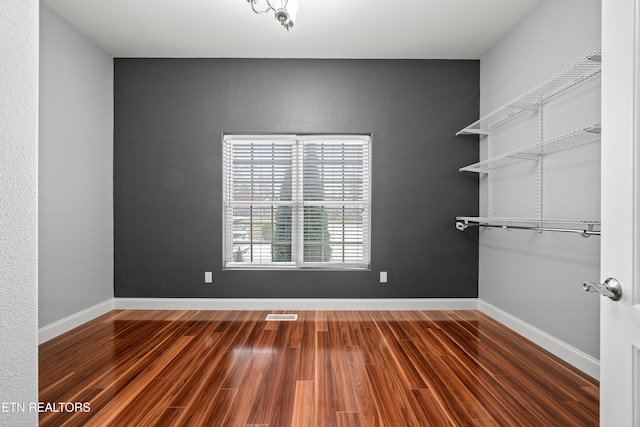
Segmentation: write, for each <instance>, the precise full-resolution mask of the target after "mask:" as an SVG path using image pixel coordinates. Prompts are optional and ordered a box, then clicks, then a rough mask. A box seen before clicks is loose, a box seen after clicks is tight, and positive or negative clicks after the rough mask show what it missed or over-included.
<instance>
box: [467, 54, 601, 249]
mask: <svg viewBox="0 0 640 427" xmlns="http://www.w3.org/2000/svg"><path fill="white" fill-rule="evenodd" d="M601 60H602V49H596V50H595V51H593V52H592V53H590V54H589V55H587V56H585V57H584V58H582V59H580V60H578V61H577V62H576V63H574V64H573V65H572V66H570V67H569V68H567V69H565V70H564V71H562V72H560V73H558V74H556V75H555V76H553V77H551V78H549V79H547V80H546V81H544V82H542V83H540V84H539V85H537V86H535V87H534V88H532V89H530V90H529V91H527V92H525V93H524V94H522V95H520V96H519V97H517V98H515V99H513V100H511V101H509V102H507V103H506V104H504V105H503V106H501V107H499V108H497V109H496V110H494V111H492V112H491V113H489V114H487V115H485V116H483V117H482V118H480V119H479V120H477V121H475V122H473V123H472V124H470V125H469V126H467V127H465V128H463V129H462V130H460V131H458V132H457V133H456V135H481V136H486V137H488V138H489V140H488V141H489V158H488V159H486V160H483V161H480V162H477V163H474V164H471V165H468V166H464V167H461V168H460V169H459V170H460V171H461V172H462V171H466V172H475V173H483V174H489V173H490V171H491V170H493V169H497V168H500V167H503V166H507V165H510V164H513V163H516V162H522V161H537V162H538V175H539V176H538V190H537V198H538V212H537V216H536V217H535V218H511V217H497V216H493V215H491V214H490V211H491V209H490V205H489V212H488V213H489V215H487V216H484V217H468V216H460V217H457V218H456V228H457V229H458V230H461V231H464V230H465V229H467V228H469V227H485V228H501V229H522V230H535V231H539V232H542V231H556V232H566V233H576V234H580V235H582V236H583V237H590V236H592V235H600V234H601V232H600V225H601V223H600V220H591V219H570V218H544V217H543V215H542V202H541V200H542V194H541V193H542V167H541V165H542V157H543V156H546V155H548V154H551V153H555V152H558V151H562V150H566V149H570V148H574V147H579V146H581V145H585V144H589V143H592V142H597V141H600V133H601V127H600V125H599V124H594V125H592V126H589V127H585V128H582V129H578V130H575V131H572V132H569V133H566V134H564V135H560V136H556V137H554V138H551V139H548V140H542V139H541V132H540V127H541V120H542V113H541V106H542V105H544V104H545V103H547V102H549V101H551V100H553V99H554V98H556V97H557V96H559V95H561V94H563V93H565V92H566V91H568V90H570V89H572V88H574V87H576V86H578V85H580V84H582V83H586V82H588V81H590V80H591V79H592V78H594V77H599V74H600V71H601ZM526 111H533V112H536V113H537V120H538V142H536V143H534V144H531V145H528V146H525V147H521V148H518V149H516V150H513V151H510V152H507V153H503V154H500V155H498V156H492V155H491V149H490V143H491V139H490V138H491V136H490V133H491V131H492V130H494V129H495V128H497V127H498V126H501V125H503V124H505V123H506V122H508V121H509V120H511V119H512V118H515V117H517V116H518V115H520V114H522V113H523V112H526ZM489 184H490V181H489ZM488 200H489V201H490V197H489V199H488Z"/></svg>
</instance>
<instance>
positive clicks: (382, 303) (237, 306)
mask: <svg viewBox="0 0 640 427" xmlns="http://www.w3.org/2000/svg"><path fill="white" fill-rule="evenodd" d="M114 307H115V309H117V310H476V309H477V308H478V300H477V299H476V298H385V299H377V298H363V299H350V298H335V299H334V298H319V299H313V298H115V300H114Z"/></svg>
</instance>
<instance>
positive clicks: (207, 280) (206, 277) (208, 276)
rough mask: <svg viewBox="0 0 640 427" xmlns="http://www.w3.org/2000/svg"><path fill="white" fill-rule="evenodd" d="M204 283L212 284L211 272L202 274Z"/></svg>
mask: <svg viewBox="0 0 640 427" xmlns="http://www.w3.org/2000/svg"><path fill="white" fill-rule="evenodd" d="M204 283H213V271H205V272H204Z"/></svg>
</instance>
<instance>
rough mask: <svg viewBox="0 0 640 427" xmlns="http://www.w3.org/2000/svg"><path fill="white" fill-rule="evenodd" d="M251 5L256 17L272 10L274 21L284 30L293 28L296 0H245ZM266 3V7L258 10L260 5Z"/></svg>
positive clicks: (296, 8)
mask: <svg viewBox="0 0 640 427" xmlns="http://www.w3.org/2000/svg"><path fill="white" fill-rule="evenodd" d="M247 2H248V3H249V4H251V9H253V11H254V12H255V13H257V14H258V15H264V14H266V13H267V12H269V11H271V10H273V12H274V13H275V16H276V20H277V21H278V22H279V23H280V25H282V26H283V27H284V28H285V30H287V31H289V30H290V29H291V28H293V23H294V21H295V19H296V13H297V12H298V0H247ZM265 3H266V7H265V8H264V9H263V10H260V8H261V5H262V4H265Z"/></svg>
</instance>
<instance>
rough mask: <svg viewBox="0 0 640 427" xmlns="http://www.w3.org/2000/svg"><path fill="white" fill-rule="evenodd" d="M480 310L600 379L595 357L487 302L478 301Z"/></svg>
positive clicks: (598, 362) (598, 363)
mask: <svg viewBox="0 0 640 427" xmlns="http://www.w3.org/2000/svg"><path fill="white" fill-rule="evenodd" d="M478 310H480V311H481V312H483V313H484V314H486V315H487V316H490V317H491V318H493V319H495V320H497V321H498V322H500V323H502V324H503V325H505V326H506V327H508V328H510V329H512V330H514V331H515V332H517V333H519V334H520V335H522V336H523V337H525V338H527V339H528V340H530V341H532V342H534V343H536V344H537V345H539V346H540V347H542V348H544V349H545V350H547V351H548V352H550V353H552V354H554V355H555V356H557V357H559V358H560V359H562V360H564V361H565V362H567V363H569V364H570V365H572V366H574V367H575V368H576V369H580V370H581V371H582V372H584V373H585V374H587V375H590V376H591V377H593V378H595V379H597V380H599V379H600V361H599V360H597V359H595V358H594V357H592V356H589V355H588V354H586V353H584V352H582V351H580V350H578V349H576V348H574V347H572V346H570V345H568V344H567V343H565V342H563V341H560V340H559V339H557V338H555V337H553V336H551V335H549V334H547V333H546V332H544V331H541V330H540V329H538V328H536V327H534V326H531V325H530V324H528V323H526V322H524V321H522V320H520V319H518V318H517V317H515V316H513V315H511V314H509V313H507V312H506V311H503V310H501V309H499V308H498V307H495V306H493V305H491V304H489V303H487V302H485V301H482V300H478Z"/></svg>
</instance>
